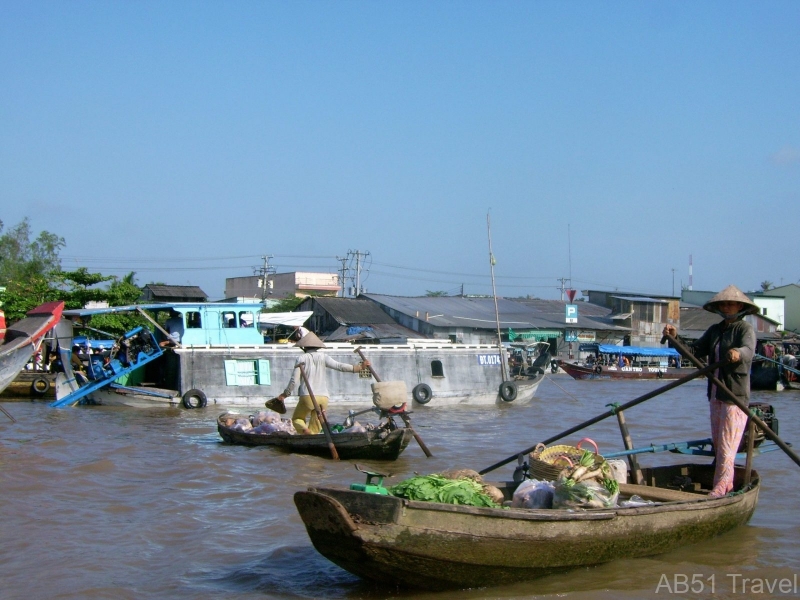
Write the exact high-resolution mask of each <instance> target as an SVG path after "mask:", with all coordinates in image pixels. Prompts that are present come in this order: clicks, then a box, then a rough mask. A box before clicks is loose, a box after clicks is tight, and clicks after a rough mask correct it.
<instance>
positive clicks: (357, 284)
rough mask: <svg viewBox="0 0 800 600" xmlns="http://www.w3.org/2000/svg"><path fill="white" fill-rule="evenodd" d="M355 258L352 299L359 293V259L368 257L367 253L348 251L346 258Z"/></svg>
mask: <svg viewBox="0 0 800 600" xmlns="http://www.w3.org/2000/svg"><path fill="white" fill-rule="evenodd" d="M352 256H355V259H356V274H355V281H354V284H355V288H354V290H353V297H356V296H358V295H359V294H360V293H361V291H362V290H361V259H362V258H367V257H368V256H369V252H361V251H359V250H348V251H347V257H348V258H350V257H352Z"/></svg>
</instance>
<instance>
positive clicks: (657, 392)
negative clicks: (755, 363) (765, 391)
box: [478, 360, 728, 475]
mask: <svg viewBox="0 0 800 600" xmlns="http://www.w3.org/2000/svg"><path fill="white" fill-rule="evenodd" d="M727 362H728V361H727V360H723V361H720V362H718V363H714V364H713V365H709V366H707V367H704V368H702V369H697V371H695V372H694V373H689V374H688V375H684V376H683V377H681V378H680V379H676V380H675V381H671V382H669V383H668V384H667V385H664V386H662V387H660V388H658V389H655V390H653V391H652V392H647V393H646V394H644V395H643V396H639V397H638V398H636V399H634V400H631V401H630V402H627V403H625V404H623V405H622V406H618V407H615V408H612V409H611V410H608V411H606V412H604V413H603V414H600V415H597V416H596V417H594V418H593V419H589V420H588V421H584V422H583V423H581V424H580V425H576V426H575V427H571V428H570V429H567V430H566V431H562V432H561V433H559V434H558V435H554V436H553V437H550V438H547V439H546V440H544V441H543V442H540V443H542V444H544V445H545V446H546V445H548V444H552V443H553V442H556V441H558V440H560V439H561V438H565V437H567V436H568V435H570V434H573V433H575V432H576V431H580V430H581V429H585V428H586V427H588V426H589V425H594V424H595V423H597V422H599V421H602V420H603V419H607V418H608V417H611V416H614V415H616V414H617V411H620V410H627V409H629V408H631V407H632V406H636V405H637V404H641V403H642V402H644V401H645V400H650V398H654V397H655V396H658V395H660V394H663V393H664V392H668V391H669V390H671V389H673V388H676V387H678V386H679V385H683V384H684V383H686V382H687V381H691V380H692V379H697V378H698V377H701V376H702V375H705V374H706V373H710V372H711V371H713V370H714V369H718V368H719V367H721V366H722V365H724V364H726V363H727ZM538 445H539V444H534V445H533V446H531V447H530V448H527V449H526V450H523V451H522V452H517V453H516V454H514V455H513V456H509V457H508V458H505V459H503V460H501V461H500V462H498V463H495V464H493V465H492V466H491V467H486V468H485V469H484V470H483V471H478V472H479V473H480V474H481V475H484V474H486V473H488V472H490V471H494V470H495V469H497V468H499V467H502V466H503V465H507V464H508V463H510V462H511V461H513V460H517V457H518V456H519V455H520V454H529V453H530V452H533V451H534V450H535V449H536V446H538Z"/></svg>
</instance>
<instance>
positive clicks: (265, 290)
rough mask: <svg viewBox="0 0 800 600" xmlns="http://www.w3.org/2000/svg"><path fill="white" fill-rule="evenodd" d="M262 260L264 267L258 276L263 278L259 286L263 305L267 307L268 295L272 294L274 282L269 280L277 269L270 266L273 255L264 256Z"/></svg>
mask: <svg viewBox="0 0 800 600" xmlns="http://www.w3.org/2000/svg"><path fill="white" fill-rule="evenodd" d="M261 258H263V259H264V266H263V267H261V270H260V271H259V272H258V275H259V276H260V277H261V279H260V280H259V282H258V285H259V287H260V288H261V303H262V304H263V305H264V306H266V305H267V295H268V294H271V293H272V285H273V282H272V281H270V280H269V276H270V275H274V274H275V267H271V266H269V259H271V258H272V255H271V254H267V255H264V256H262V257H261Z"/></svg>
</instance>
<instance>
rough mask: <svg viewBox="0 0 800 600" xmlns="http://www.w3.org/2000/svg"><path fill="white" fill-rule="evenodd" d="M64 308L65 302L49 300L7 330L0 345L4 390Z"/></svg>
mask: <svg viewBox="0 0 800 600" xmlns="http://www.w3.org/2000/svg"><path fill="white" fill-rule="evenodd" d="M63 310H64V303H63V302H46V303H45V304H41V305H40V306H37V307H36V308H34V309H33V310H31V311H29V312H28V313H27V316H26V317H25V318H24V319H22V320H20V321H17V322H16V323H14V324H13V325H11V326H10V327H9V328H8V329H6V330H5V337H4V339H3V342H2V345H0V392H2V391H3V390H5V389H6V387H8V385H9V384H10V383H11V382H12V381H14V379H16V377H17V376H18V375H19V373H20V371H22V369H24V368H25V365H26V364H27V363H28V361H29V360H30V358H31V356H33V353H34V352H36V351H37V350H38V349H39V347H40V345H41V343H42V339H43V338H44V336H45V334H47V332H48V331H50V330H51V329H52V328H53V327H54V326H55V325H56V323H58V321H59V319H61V312H62V311H63Z"/></svg>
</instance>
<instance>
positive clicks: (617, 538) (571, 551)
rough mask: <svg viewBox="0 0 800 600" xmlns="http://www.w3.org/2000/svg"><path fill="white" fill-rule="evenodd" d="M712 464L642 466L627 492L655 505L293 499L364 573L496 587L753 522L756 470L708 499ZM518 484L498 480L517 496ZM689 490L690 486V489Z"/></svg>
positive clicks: (311, 529) (314, 532) (418, 583)
mask: <svg viewBox="0 0 800 600" xmlns="http://www.w3.org/2000/svg"><path fill="white" fill-rule="evenodd" d="M713 473H714V468H713V466H711V465H698V464H686V465H671V466H660V467H654V468H648V469H643V475H644V481H646V482H647V483H648V485H633V484H621V485H620V491H621V496H620V497H623V495H624V496H632V495H637V496H639V497H640V498H641V499H643V500H644V501H646V502H647V501H650V502H652V503H649V504H646V505H642V503H639V505H638V506H629V507H614V508H599V509H586V510H577V511H574V510H565V509H522V508H477V507H471V506H459V505H452V504H441V503H435V502H420V501H414V500H406V499H401V498H397V497H394V496H389V495H381V494H374V493H365V492H362V491H355V490H351V489H335V488H327V487H326V488H322V487H320V488H310V489H308V490H307V491H300V492H297V493H296V494H295V497H294V500H295V504H296V506H297V509H298V511H299V513H300V516H301V518H302V519H303V523H304V524H305V526H306V530H307V532H308V535H309V537H310V538H311V541H312V543H313V545H314V547H315V548H316V549H317V551H319V552H320V553H321V554H322V555H323V556H325V557H326V558H328V559H329V560H331V561H332V562H334V563H336V564H337V565H339V566H340V567H342V568H344V569H346V570H347V571H350V572H351V573H354V574H356V575H358V576H360V577H363V578H366V579H371V580H376V581H380V582H382V583H385V584H394V585H400V586H404V587H417V588H425V589H447V588H467V587H483V586H494V585H500V584H505V583H512V582H516V581H523V580H528V579H534V578H536V577H540V576H543V575H547V574H549V573H552V572H555V571H561V570H567V569H572V568H576V567H582V566H587V565H593V564H600V563H604V562H608V561H612V560H616V559H620V558H637V557H643V556H650V555H654V554H659V553H663V552H667V551H670V550H673V549H675V548H679V547H681V546H684V545H688V544H692V543H696V542H699V541H702V540H706V539H709V538H711V537H713V536H716V535H719V534H721V533H724V532H726V531H729V530H731V529H733V528H735V527H738V526H740V525H743V524H745V523H747V521H748V520H749V519H750V517H751V516H752V514H753V512H754V510H755V508H756V504H757V501H758V492H759V485H760V482H759V477H758V474H757V473H756V472H755V471H753V472H751V474H750V475H751V479H750V482H749V484H748V485H744V476H745V474H744V469H743V468H741V467H737V468H736V473H735V489H736V490H737V491H738V492H739V493H738V494H735V495H729V496H726V497H723V498H710V497H708V496H707V492H708V490H709V489H710V488H711V487H712V485H711V484H712V480H713ZM516 486H517V484H516V483H513V482H508V483H505V484H499V485H497V487H499V488H500V489H501V490H502V491H503V494H504V495H505V497H506V498H507V499H509V500H510V499H511V497H512V494H513V491H514V489H515V488H516ZM687 489H690V490H692V491H684V490H687Z"/></svg>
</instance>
